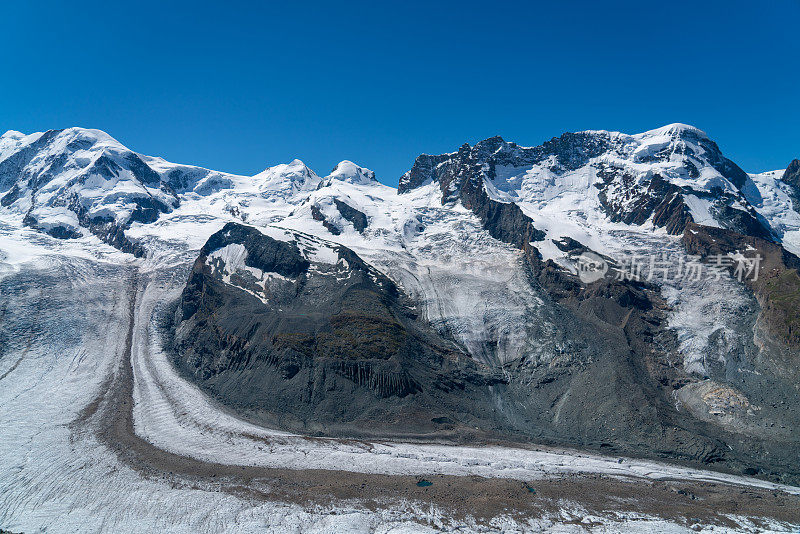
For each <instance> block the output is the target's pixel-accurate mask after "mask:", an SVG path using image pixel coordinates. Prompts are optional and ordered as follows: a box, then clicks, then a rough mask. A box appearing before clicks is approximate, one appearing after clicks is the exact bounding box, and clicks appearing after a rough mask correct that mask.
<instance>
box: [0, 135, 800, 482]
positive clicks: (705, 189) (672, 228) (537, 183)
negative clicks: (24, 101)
mask: <svg viewBox="0 0 800 534" xmlns="http://www.w3.org/2000/svg"><path fill="white" fill-rule="evenodd" d="M799 168H800V164H798V163H797V162H793V163H792V164H791V165H790V166H789V168H788V169H787V170H786V171H785V172H784V171H782V172H778V171H776V172H772V173H763V174H750V175H749V174H747V173H746V172H744V171H743V170H742V169H740V168H739V167H738V166H737V165H736V164H735V163H733V162H732V161H731V160H729V159H727V158H726V157H725V156H724V155H723V154H722V152H721V151H720V149H719V147H718V146H717V145H716V144H715V143H714V142H713V141H712V140H711V139H710V138H709V137H708V136H707V135H706V134H705V133H704V132H702V131H701V130H698V129H697V128H694V127H691V126H687V125H682V124H673V125H668V126H665V127H663V128H659V129H656V130H651V131H648V132H644V133H641V134H635V135H628V134H623V133H618V132H607V131H587V132H578V133H565V134H563V135H561V136H560V137H557V138H553V139H551V140H550V141H547V142H545V143H543V144H542V145H540V146H536V147H522V146H518V145H516V144H514V143H512V142H507V141H504V140H503V139H502V138H500V137H493V138H490V139H486V140H484V141H480V142H479V143H477V144H475V145H474V146H470V145H468V144H465V145H463V146H461V147H460V148H459V149H458V150H457V151H454V152H450V153H446V154H441V155H421V156H419V157H417V158H416V160H415V162H414V164H413V166H412V167H411V169H410V170H409V171H408V172H407V173H406V174H404V175H403V176H402V178H401V179H400V184H399V187H398V188H397V189H395V188H392V187H389V186H386V185H383V184H381V183H380V182H379V181H378V180H377V179H376V176H375V173H373V172H372V171H370V170H368V169H365V168H362V167H360V166H358V165H357V164H355V163H353V162H351V161H342V162H341V163H339V164H338V165H337V166H336V167H335V168H334V169H333V170H332V171H331V172H330V173H329V174H327V175H325V176H322V175H320V174H317V173H316V172H314V171H313V170H311V169H309V168H308V167H307V166H306V165H305V164H304V163H303V162H302V161H300V160H294V161H292V162H290V163H288V164H280V165H275V166H271V167H269V168H267V169H265V170H264V171H263V172H261V173H258V174H256V175H254V176H250V177H248V176H239V175H233V174H226V173H223V172H217V171H211V170H207V169H202V168H199V167H193V166H189V165H178V164H173V163H169V162H166V161H164V160H163V159H160V158H155V157H148V156H143V155H140V154H136V153H135V152H133V151H131V150H129V149H127V148H125V147H124V146H122V145H121V144H120V143H119V142H117V141H116V140H114V139H113V138H111V137H110V136H108V135H107V134H104V133H103V132H99V131H95V130H82V129H79V128H71V129H67V130H59V131H49V132H45V133H41V134H32V135H27V136H26V135H23V134H20V133H18V132H8V133H6V134H5V135H3V137H2V138H0V205H1V207H0V221H2V222H3V223H4V225H5V226H3V227H2V228H8V230H3V231H4V232H7V233H6V234H4V235H7V236H8V237H6V238H5V239H8V240H9V242H11V241H13V240H14V239H23V238H22V237H19V236H28V237H26V238H25V239H27V240H28V241H30V237H29V236H30V235H31V232H39V233H40V234H48V235H49V236H50V237H47V238H45V237H42V239H43V240H44V242H46V243H47V246H49V247H63V248H66V249H70V247H71V246H73V245H74V246H75V247H81V251H82V254H86V253H87V252H86V251H89V252H88V253H91V251H97V250H100V249H101V248H102V247H103V246H104V245H103V243H105V245H111V246H113V247H115V248H117V249H119V250H121V251H123V252H130V253H133V254H134V255H136V256H139V257H140V258H141V259H133V258H129V257H127V255H121V256H123V257H125V258H126V259H117V260H115V261H120V262H123V263H125V264H126V265H127V264H128V263H126V262H131V265H133V266H134V267H133V268H135V269H145V270H147V269H152V270H155V271H160V270H165V271H166V270H175V271H176V272H180V273H181V275H180V276H178V275H176V276H174V277H173V278H172V279H170V281H169V282H164V283H165V284H167V285H168V286H169V287H170V290H171V291H173V294H174V293H175V291H179V292H180V293H181V294H182V295H183V297H182V298H183V303H184V304H186V303H187V302H188V303H190V304H191V303H195V304H197V307H196V308H192V306H189V307H188V308H187V307H185V306H184V311H185V312H186V310H188V312H186V313H184V314H183V315H181V316H180V317H179V318H177V319H176V320H177V321H178V323H179V324H178V325H172V326H175V327H176V328H178V334H177V337H175V338H174V339H172V340H171V341H170V340H168V341H165V343H167V345H169V346H170V348H169V350H174V351H175V352H176V354H177V358H178V359H177V360H176V363H177V364H178V365H179V367H180V368H181V369H182V370H183V371H184V372H186V373H189V374H192V373H194V376H195V379H196V381H197V383H198V385H200V386H201V387H203V388H207V389H208V391H211V392H213V393H214V395H215V396H216V397H217V398H218V400H219V401H220V402H222V403H223V404H227V405H228V406H229V407H230V408H231V409H233V410H234V411H238V410H243V411H244V412H245V413H247V414H248V416H250V417H252V418H253V419H255V420H258V421H261V422H264V421H278V420H280V416H279V415H278V414H277V412H276V411H275V410H277V408H276V406H278V405H279V404H280V405H283V406H286V405H288V403H290V402H292V400H291V399H293V398H294V397H298V399H300V400H297V402H298V403H300V404H298V405H297V406H293V407H292V409H291V410H289V411H290V412H291V417H292V419H291V421H289V420H287V421H284V423H283V424H284V426H286V427H291V428H292V429H294V430H297V429H303V428H309V429H313V430H314V431H315V432H320V433H328V434H331V435H336V433H337V432H339V433H345V434H351V435H354V434H358V435H364V434H365V433H368V432H365V431H364V426H363V423H364V421H363V419H359V417H360V416H359V415H357V414H356V412H359V410H361V408H363V409H366V408H367V404H369V403H368V400H369V399H371V398H372V397H371V395H374V394H375V392H376V391H377V392H378V394H379V397H380V398H381V399H382V400H380V401H377V400H376V401H375V403H374V405H373V406H372V407H371V409H372V410H373V411H372V412H370V413H372V414H373V415H374V416H375V417H376V418H379V419H380V420H381V421H382V425H381V427H382V428H383V429H384V430H385V431H386V432H388V433H394V434H403V433H404V432H403V428H401V427H402V425H403V424H404V422H405V423H407V422H408V421H410V420H411V418H414V421H415V427H414V431H415V432H416V431H419V432H430V433H432V435H439V434H437V433H445V434H448V433H453V432H456V433H459V432H463V433H469V434H470V435H473V434H474V432H473V431H475V430H476V427H478V429H479V433H480V434H481V435H483V436H484V437H486V436H488V437H492V438H497V437H502V438H503V439H521V440H545V441H548V442H554V443H559V444H566V445H571V446H577V447H589V448H600V447H604V448H605V449H606V450H614V451H620V452H626V453H630V454H636V455H651V456H652V455H656V456H658V455H665V456H668V457H671V458H680V459H682V460H687V461H692V462H700V463H712V462H724V463H725V464H724V465H726V466H728V467H729V468H730V469H735V470H739V471H743V470H746V469H754V470H755V471H756V472H758V473H761V474H763V475H764V476H771V477H773V478H776V479H781V478H785V479H790V480H795V479H796V477H800V472H798V471H797V469H796V465H794V464H793V462H794V461H795V459H796V455H795V453H796V451H797V450H800V449H798V447H800V445H799V444H800V435H799V434H798V433H797V432H798V430H797V429H798V428H800V425H798V424H797V423H798V421H797V417H798V416H797V415H795V414H796V413H800V412H796V411H786V410H785V408H782V407H785V406H787V404H786V403H788V405H790V406H798V407H800V399H799V398H798V397H797V394H796V389H795V385H794V384H795V383H796V379H798V378H800V365H798V364H797V362H796V354H797V350H800V338H798V336H797V332H798V331H800V330H798V329H797V325H796V317H797V313H798V309H800V302H796V301H797V298H798V295H800V278H798V277H797V271H796V269H797V266H798V265H800V264H798V263H797V262H798V261H800V260H797V258H796V256H795V255H794V254H797V253H798V252H800V211H798V202H797V199H798V180H799V179H798V172H800V171H799ZM223 230H224V231H223ZM226 231H227V232H228V233H227V234H226V233H225V232H226ZM40 234H34V235H40ZM231 236H233V237H231ZM276 236H277V237H276ZM280 236H284V237H280ZM285 236H290V237H285ZM234 237H235V239H234ZM51 238H57V239H51ZM98 239H99V241H98ZM15 242H16V243H18V242H19V241H15ZM278 242H281V243H284V242H291V243H293V244H292V245H279V244H276V243H278ZM295 249H296V250H295ZM14 250H20V248H19V246H18V247H17V248H16V249H12V248H11V247H9V251H8V252H4V254H3V257H0V262H3V263H7V264H9V265H12V262H14V261H17V260H15V259H14V257H15V256H14V254H15V253H14V252H13V251H14ZM309 251H312V252H314V251H315V252H314V253H315V254H319V255H326V258H327V259H326V260H325V261H322V259H320V257H321V256H320V257H316V256H315V258H316V259H314V258H310V257H306V256H307V255H306V256H304V254H306V253H307V252H309ZM342 251H346V252H342ZM105 253H106V252H104V254H105ZM588 253H593V254H594V255H595V257H596V258H598V259H599V260H601V261H603V262H607V265H606V267H607V268H608V269H609V276H606V277H603V278H600V279H596V280H590V281H586V280H584V279H582V278H581V277H580V276H578V274H579V270H578V269H579V268H580V265H579V260H580V258H581V257H583V255H584V254H588ZM754 253H759V254H762V255H763V256H764V265H765V269H766V270H765V272H764V273H763V277H762V279H761V281H760V282H758V283H756V282H752V283H750V282H741V281H737V280H736V279H735V278H734V277H731V276H724V277H723V276H719V277H717V278H716V279H713V280H707V279H703V280H700V279H691V280H687V279H681V280H663V281H661V280H651V279H647V280H643V279H637V278H625V277H624V276H612V274H613V273H615V272H616V273H619V272H621V271H619V269H620V265H621V259H622V257H623V256H625V255H627V254H635V255H639V256H642V257H647V258H654V257H658V258H663V257H666V256H669V257H670V258H673V259H674V261H675V262H676V264H680V265H684V264H685V263H687V262H693V261H694V262H696V261H698V260H697V258H696V256H703V257H710V256H712V255H715V254H716V255H718V256H719V255H722V256H725V257H726V258H728V257H731V258H733V257H740V256H741V257H745V255H746V254H749V255H750V256H752V255H753V254H754ZM19 257H24V255H21V253H20V256H19ZM3 258H5V259H3ZM254 258H255V259H254ZM748 259H749V257H748ZM290 260H291V261H290ZM19 261H22V260H19ZM137 262H138V263H137ZM286 262H289V263H291V264H292V265H294V266H298V265H302V268H299V267H298V268H297V269H295V270H292V271H291V272H290V273H289V271H287V269H286V265H288V263H286ZM292 262H293V263H292ZM285 263H286V264H285ZM361 264H363V265H364V266H368V268H367V267H364V268H363V269H358V268H356V267H357V266H359V265H361ZM192 265H194V270H193V271H192V273H193V274H192V275H191V276H192V277H191V278H190V281H189V283H187V284H185V285H184V283H185V282H186V279H185V276H183V275H184V274H185V272H186V271H188V270H190V268H191V266H192ZM4 272H6V273H7V272H14V270H13V268H11V267H9V268H8V269H5V268H4V269H3V270H0V276H2V273H4ZM287 273H289V274H287ZM370 273H371V274H370ZM182 276H183V277H182ZM375 277H378V278H380V277H383V278H385V280H387V281H388V282H387V284H389V283H390V284H391V286H389V285H386V286H385V287H384V286H381V287H377V286H375V287H373V286H374V284H375V283H377V282H375V280H377V278H375ZM383 278H381V279H383ZM192 280H193V281H192ZM170 284H171V285H170ZM176 284H180V285H183V287H182V288H181V287H178V288H176V287H175V286H176ZM378 285H380V284H378ZM164 306H167V303H164ZM198 310H201V312H198ZM176 317H177V316H176ZM180 325H184V326H183V327H181V326H180ZM181 328H183V329H182V330H181ZM343 339H346V340H347V343H346V350H345V348H344V347H345V345H343V342H342V340H343ZM412 346H413V347H416V348H414V350H411V349H409V347H412ZM443 347H447V349H446V350H445V349H444V348H443ZM337 351H338V352H337ZM415 351H416V352H415ZM343 354H347V357H346V358H343V357H342V355H343ZM414 354H422V355H424V358H422V357H420V358H419V359H415V358H414V357H413V356H414ZM337 355H338V356H337ZM384 356H385V358H384ZM467 356H468V357H469V358H470V361H468V362H466V363H465V362H464V358H465V357H467ZM339 357H342V358H340V359H338V360H337V358H339ZM265 383H270V384H272V391H280V396H273V397H270V396H269V395H268V392H264V391H262V390H260V389H259V384H265ZM239 384H247V388H249V389H248V394H247V395H246V396H237V395H236V393H237V387H238V385H239ZM709 384H710V385H709ZM242 387H244V386H242ZM370 388H372V389H370ZM347 398H350V399H357V403H358V406H360V408H359V410H355V411H354V410H347V409H344V408H342V406H343V403H344V402H346V399H347ZM598 398H601V399H603V402H596V400H597V399H598ZM421 399H422V400H421ZM424 399H428V400H427V401H425V402H423V400H424ZM431 399H435V400H433V401H432V400H431ZM353 402H356V400H354V401H353ZM276 403H277V404H276ZM782 403H783V404H782ZM431 406H433V407H431ZM423 408H424V409H423ZM437 410H439V411H440V412H441V413H438V412H437ZM287 413H288V412H287ZM359 413H363V410H361V412H359ZM420 414H424V417H423V416H421V415H420ZM459 414H460V415H459ZM359 425H360V426H359ZM405 430H406V431H407V430H408V429H407V428H406V429H405ZM448 435H450V434H448ZM465 435H466V434H465ZM734 445H735V446H734Z"/></svg>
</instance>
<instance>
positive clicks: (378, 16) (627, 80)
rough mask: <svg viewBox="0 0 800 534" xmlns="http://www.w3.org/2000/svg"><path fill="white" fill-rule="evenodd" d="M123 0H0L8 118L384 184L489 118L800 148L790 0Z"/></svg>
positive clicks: (0, 92)
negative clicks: (694, 130)
mask: <svg viewBox="0 0 800 534" xmlns="http://www.w3.org/2000/svg"><path fill="white" fill-rule="evenodd" d="M126 4H127V5H124V4H123V3H121V2H120V3H117V5H106V4H105V3H101V2H94V1H91V0H82V1H81V2H55V1H53V2H50V1H41V2H35V1H18V2H11V3H6V4H4V5H3V11H2V16H0V45H1V46H2V48H0V130H2V131H5V130H8V129H14V130H20V131H23V132H33V131H41V130H46V129H50V128H62V127H67V126H84V127H89V128H99V129H102V130H106V131H107V132H109V133H110V134H111V135H113V136H114V137H116V138H117V139H119V140H120V141H121V142H122V143H124V144H125V145H127V146H128V147H130V148H131V149H133V150H136V151H138V152H142V153H146V154H150V155H157V156H162V157H164V158H166V159H168V160H170V161H175V162H179V163H191V164H197V165H202V166H206V167H210V168H214V169H218V170H224V171H229V172H236V173H242V174H253V173H256V172H258V171H260V170H262V169H263V168H265V167H267V166H269V165H274V164H277V163H281V162H286V161H289V160H291V159H293V158H295V157H298V158H300V159H302V160H303V161H305V162H306V163H307V164H308V165H309V166H311V167H312V168H313V169H315V170H316V171H317V172H318V173H326V172H327V171H328V170H330V169H331V168H332V167H333V166H334V165H335V164H336V163H337V162H338V161H339V160H342V159H351V160H353V161H356V162H357V163H359V164H361V165H364V166H366V167H369V168H372V169H373V170H375V171H376V173H377V174H378V177H379V179H380V180H381V181H383V182H385V183H388V184H391V185H396V183H397V179H398V178H399V177H400V175H401V174H402V173H403V172H404V171H405V170H407V169H408V168H409V167H410V166H411V164H412V163H413V161H414V158H415V156H416V155H418V154H420V153H423V152H426V153H441V152H448V151H452V150H455V149H456V148H457V147H458V146H459V145H461V144H462V143H464V142H469V143H474V142H476V141H478V140H480V139H483V138H486V137H489V136H492V135H496V134H499V135H502V136H503V137H504V138H505V139H507V140H512V141H515V142H517V143H520V144H524V145H536V144H539V143H541V142H543V141H545V140H547V139H549V138H551V137H553V136H557V135H560V134H561V133H562V132H564V131H576V130H586V129H607V130H620V131H623V132H628V133H635V132H639V131H643V130H648V129H652V128H656V127H659V126H662V125H664V124H667V123H671V122H685V123H689V124H693V125H695V126H698V127H700V128H702V129H704V130H706V131H707V132H708V133H709V135H710V136H711V137H712V138H713V139H715V140H716V141H717V142H718V144H719V145H720V147H721V148H722V150H723V152H724V153H725V154H726V155H727V156H728V157H730V158H731V159H733V160H734V161H736V162H737V163H739V164H740V165H741V166H742V167H743V168H745V170H748V171H751V172H754V171H763V170H769V169H774V168H781V167H785V166H786V165H787V164H788V163H789V161H790V160H791V159H792V158H795V157H800V68H798V67H800V39H798V37H797V31H798V30H797V21H798V20H800V0H774V1H768V2H751V1H748V2H738V1H724V2H722V1H720V2H715V1H709V2H680V1H673V2H657V3H656V2H641V1H637V2H600V1H592V2H580V1H563V2H544V3H541V4H539V3H535V2H525V3H519V4H516V5H515V4H513V3H510V2H479V3H478V2H475V3H473V2H458V3H455V2H452V3H450V2H431V1H428V2H424V3H414V2H405V3H402V4H397V5H394V6H391V5H389V4H388V3H386V4H384V3H380V2H363V3H362V2H356V3H349V4H347V3H344V2H336V3H315V2H298V3H295V5H287V4H289V3H287V2H283V3H281V4H275V5H269V4H264V5H257V4H255V3H253V4H249V3H244V2H237V1H227V2H213V3H211V2H209V3H204V2H150V1H137V2H127V3H126Z"/></svg>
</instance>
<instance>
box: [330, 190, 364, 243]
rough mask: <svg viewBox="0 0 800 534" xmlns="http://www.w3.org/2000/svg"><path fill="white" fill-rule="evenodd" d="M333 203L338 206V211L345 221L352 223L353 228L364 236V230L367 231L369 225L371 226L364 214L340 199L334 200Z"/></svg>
mask: <svg viewBox="0 0 800 534" xmlns="http://www.w3.org/2000/svg"><path fill="white" fill-rule="evenodd" d="M333 202H334V204H335V205H336V209H337V210H339V213H341V214H342V217H344V218H345V220H348V221H350V223H351V224H352V225H353V227H354V228H355V229H356V230H357V231H359V232H361V233H362V234H363V233H364V230H366V229H367V225H368V224H369V220H368V219H367V216H366V215H365V214H364V213H363V212H361V211H359V210H357V209H355V208H354V207H352V206H351V205H350V204H347V203H345V202H342V201H341V200H339V199H338V198H335V199H333Z"/></svg>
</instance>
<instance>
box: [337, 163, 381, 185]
mask: <svg viewBox="0 0 800 534" xmlns="http://www.w3.org/2000/svg"><path fill="white" fill-rule="evenodd" d="M326 178H327V179H330V180H341V181H342V182H347V183H351V184H371V183H375V182H377V180H376V179H375V173H374V172H373V171H371V170H369V169H366V168H364V167H360V166H359V165H356V164H355V163H353V162H352V161H349V160H343V161H340V162H339V163H338V164H337V165H336V167H334V169H333V170H332V171H331V173H330V174H329V175H328V176H326Z"/></svg>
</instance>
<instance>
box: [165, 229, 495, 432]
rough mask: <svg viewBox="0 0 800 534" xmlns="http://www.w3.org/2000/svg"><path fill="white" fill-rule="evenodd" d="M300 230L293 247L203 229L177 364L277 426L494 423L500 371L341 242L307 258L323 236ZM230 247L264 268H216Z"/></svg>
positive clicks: (422, 427) (247, 233) (391, 428)
mask: <svg viewBox="0 0 800 534" xmlns="http://www.w3.org/2000/svg"><path fill="white" fill-rule="evenodd" d="M309 239H311V238H308V237H305V238H301V240H303V246H302V250H301V248H300V247H298V244H297V242H295V241H286V242H284V241H280V240H276V239H273V238H271V237H269V236H266V235H263V234H261V233H260V232H258V231H257V230H255V229H253V228H249V227H245V226H241V225H238V224H234V223H229V224H228V225H226V226H225V227H224V228H223V229H222V230H221V231H219V232H218V233H216V234H214V235H213V236H211V238H210V239H209V241H208V242H207V243H206V245H205V246H204V247H203V249H202V251H201V254H200V256H199V258H198V259H197V261H196V262H195V265H194V267H193V269H192V273H191V275H190V278H189V281H188V283H187V285H186V288H185V290H184V292H183V295H182V298H181V302H180V306H179V309H178V311H177V313H176V322H177V323H176V330H175V346H176V363H177V365H178V367H179V368H180V369H181V370H182V371H183V372H184V373H186V374H188V375H190V376H191V377H193V378H194V379H195V380H196V381H197V382H198V383H199V384H200V385H201V386H203V387H204V388H206V389H207V390H208V391H209V392H211V393H212V394H213V395H215V396H217V397H218V398H219V399H220V400H222V401H223V402H224V403H226V404H228V405H230V406H232V407H234V408H236V409H238V410H240V411H242V412H244V413H246V414H248V415H250V416H252V417H253V418H254V419H257V420H260V421H269V422H270V423H272V424H280V425H281V426H283V427H286V428H293V429H304V430H307V431H308V430H311V431H318V432H322V433H333V432H339V433H346V434H351V435H355V434H361V435H370V434H372V433H383V434H389V435H390V434H405V435H413V434H417V433H426V432H431V431H434V430H436V429H438V428H439V427H440V425H438V424H437V423H435V422H434V421H433V420H434V419H437V418H438V419H440V420H441V418H448V420H452V421H456V422H457V423H456V424H455V425H451V426H453V427H458V426H460V425H468V426H470V427H471V428H474V426H477V425H475V423H476V422H480V426H482V427H483V428H498V425H499V424H500V423H498V422H497V420H496V417H495V416H494V414H493V412H492V409H491V396H492V394H491V389H490V386H492V385H500V384H502V383H503V382H504V379H502V378H501V377H500V376H499V375H496V374H494V373H493V372H491V371H489V370H487V369H482V368H479V366H477V364H475V363H474V362H473V361H472V359H471V358H469V356H468V355H467V354H465V353H464V352H463V351H462V349H460V347H458V346H457V345H456V344H455V343H454V342H453V341H452V340H448V339H445V338H443V337H442V336H441V335H439V334H438V333H436V332H435V331H433V330H432V329H431V328H430V327H429V326H427V325H426V324H425V323H424V322H422V321H420V320H419V319H418V318H417V316H416V313H415V312H414V310H413V308H410V307H409V305H410V304H411V303H410V302H409V301H408V300H407V298H406V297H405V296H404V295H403V294H402V293H401V292H400V291H399V290H398V289H397V287H396V286H395V285H394V284H393V283H392V282H391V281H390V280H389V279H388V278H386V277H385V276H383V275H382V274H380V273H378V272H377V271H375V270H374V269H372V268H371V267H370V266H368V265H367V264H366V263H364V262H363V261H362V260H361V259H360V258H359V257H358V256H357V255H356V254H355V253H354V252H352V251H351V250H349V249H347V248H345V247H339V246H334V249H333V250H334V251H335V252H336V254H337V257H338V262H337V263H336V264H335V265H332V264H325V263H319V262H315V261H309V259H307V258H306V257H305V256H306V255H309V252H311V255H312V256H313V249H314V248H315V247H316V248H317V249H318V250H319V249H321V248H325V247H330V246H331V245H328V244H324V243H322V242H317V241H313V240H312V241H309ZM231 246H233V247H244V250H245V251H246V259H245V262H244V265H245V266H246V267H248V268H252V269H258V271H261V272H263V273H272V275H270V276H269V277H267V279H266V282H264V281H262V280H261V279H256V278H255V277H248V272H247V270H239V271H236V272H230V273H229V271H226V269H230V267H231V266H230V265H227V266H226V264H225V261H224V259H222V258H223V257H224V254H223V256H220V257H217V256H215V252H216V253H219V252H218V251H225V250H229V249H226V247H231ZM237 250H238V249H237ZM225 273H228V274H225ZM275 275H279V276H278V277H275ZM225 276H229V277H230V278H229V283H226V282H224V281H223V277H225ZM234 284H235V285H234Z"/></svg>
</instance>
